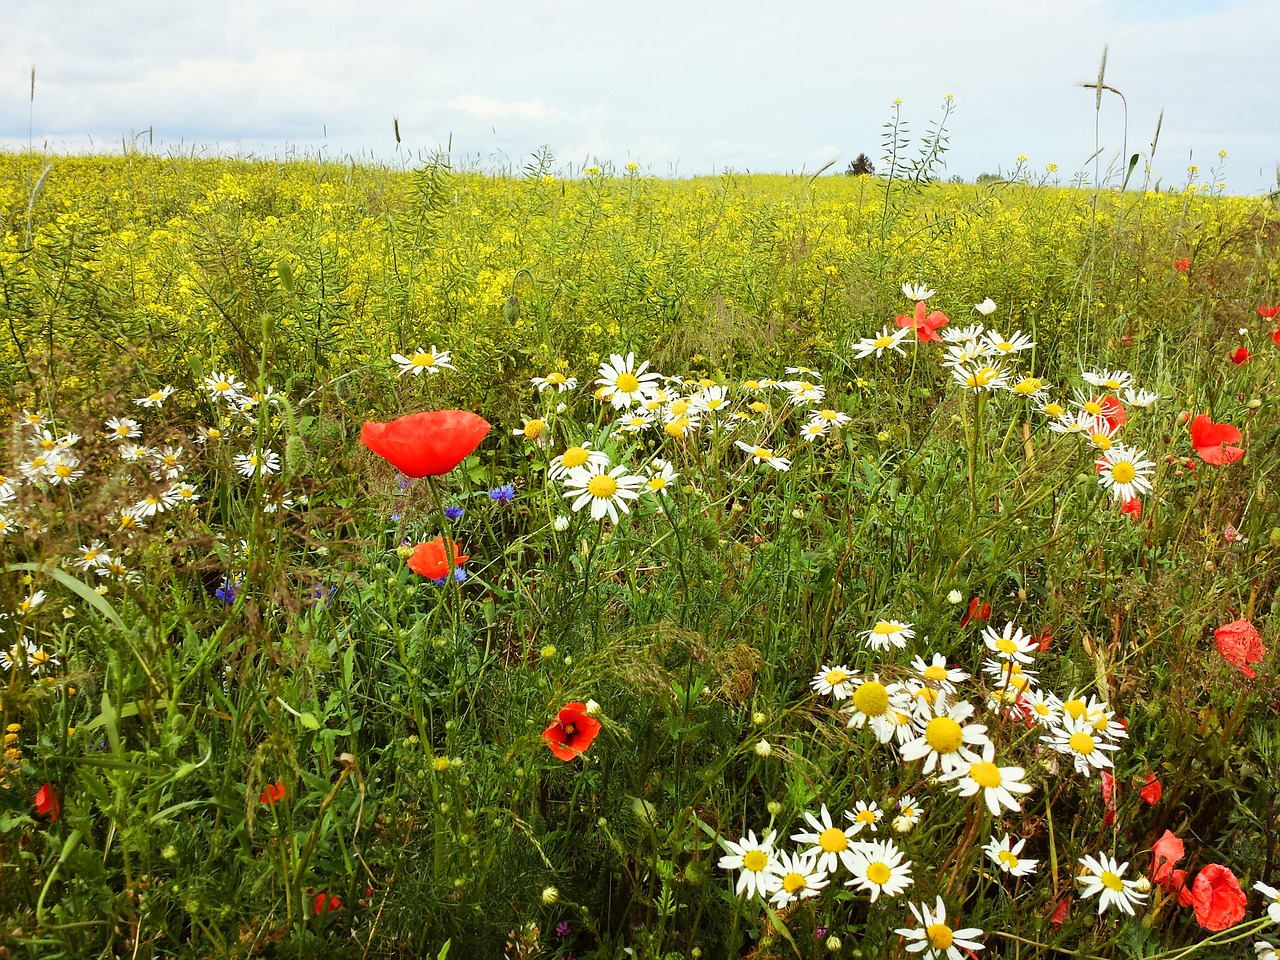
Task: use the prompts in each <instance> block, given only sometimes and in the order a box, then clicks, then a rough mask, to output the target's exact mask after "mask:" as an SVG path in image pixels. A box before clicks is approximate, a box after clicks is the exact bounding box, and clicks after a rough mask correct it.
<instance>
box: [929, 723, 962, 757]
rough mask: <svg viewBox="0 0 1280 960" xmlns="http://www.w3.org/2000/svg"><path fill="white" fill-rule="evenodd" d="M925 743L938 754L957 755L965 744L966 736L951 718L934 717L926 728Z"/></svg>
mask: <svg viewBox="0 0 1280 960" xmlns="http://www.w3.org/2000/svg"><path fill="white" fill-rule="evenodd" d="M924 742H925V743H927V744H929V746H931V747H933V749H934V750H936V751H937V752H938V753H955V752H956V751H957V750H959V749H960V744H962V743H964V734H963V733H962V732H961V730H960V724H958V723H956V722H955V721H954V720H952V719H951V718H950V717H934V718H933V719H932V720H930V721H929V725H928V726H926V727H925V728H924Z"/></svg>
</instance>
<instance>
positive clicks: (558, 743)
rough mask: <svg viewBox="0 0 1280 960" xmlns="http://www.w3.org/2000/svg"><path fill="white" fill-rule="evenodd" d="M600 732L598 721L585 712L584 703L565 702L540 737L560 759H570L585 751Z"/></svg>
mask: <svg viewBox="0 0 1280 960" xmlns="http://www.w3.org/2000/svg"><path fill="white" fill-rule="evenodd" d="M599 732H600V721H599V720H597V719H596V718H595V717H592V716H589V715H588V714H587V708H586V706H585V705H584V704H581V703H578V702H576V701H575V702H573V703H566V704H565V705H564V707H563V708H562V709H561V710H560V712H559V713H557V714H556V719H555V722H554V723H552V724H551V726H549V727H547V729H545V730H543V731H542V739H543V740H545V741H547V746H548V747H550V748H551V752H552V753H554V754H555V755H556V756H557V757H559V758H560V759H561V760H572V759H574V758H575V757H579V756H581V755H582V754H584V753H586V751H587V747H589V746H591V741H592V740H594V739H595V738H596V734H597V733H599Z"/></svg>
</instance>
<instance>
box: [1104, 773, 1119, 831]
mask: <svg viewBox="0 0 1280 960" xmlns="http://www.w3.org/2000/svg"><path fill="white" fill-rule="evenodd" d="M1102 807H1103V810H1102V824H1103V826H1107V827H1110V826H1113V825H1114V824H1115V822H1116V778H1115V777H1113V776H1112V775H1111V774H1109V773H1107V771H1105V770H1103V771H1102Z"/></svg>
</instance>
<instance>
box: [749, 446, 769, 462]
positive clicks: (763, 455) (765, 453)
mask: <svg viewBox="0 0 1280 960" xmlns="http://www.w3.org/2000/svg"><path fill="white" fill-rule="evenodd" d="M751 455H752V456H753V457H758V458H759V459H761V460H768V459H769V458H770V457H772V456H773V451H772V450H770V449H769V448H768V447H756V448H755V449H754V450H752V451H751Z"/></svg>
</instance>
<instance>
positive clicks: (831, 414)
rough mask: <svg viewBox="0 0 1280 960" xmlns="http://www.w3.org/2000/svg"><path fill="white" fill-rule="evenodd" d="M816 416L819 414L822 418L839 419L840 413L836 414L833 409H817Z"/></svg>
mask: <svg viewBox="0 0 1280 960" xmlns="http://www.w3.org/2000/svg"><path fill="white" fill-rule="evenodd" d="M818 416H820V417H821V418H822V419H823V420H836V419H839V417H840V414H838V413H837V412H836V411H834V410H819V411H818Z"/></svg>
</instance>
